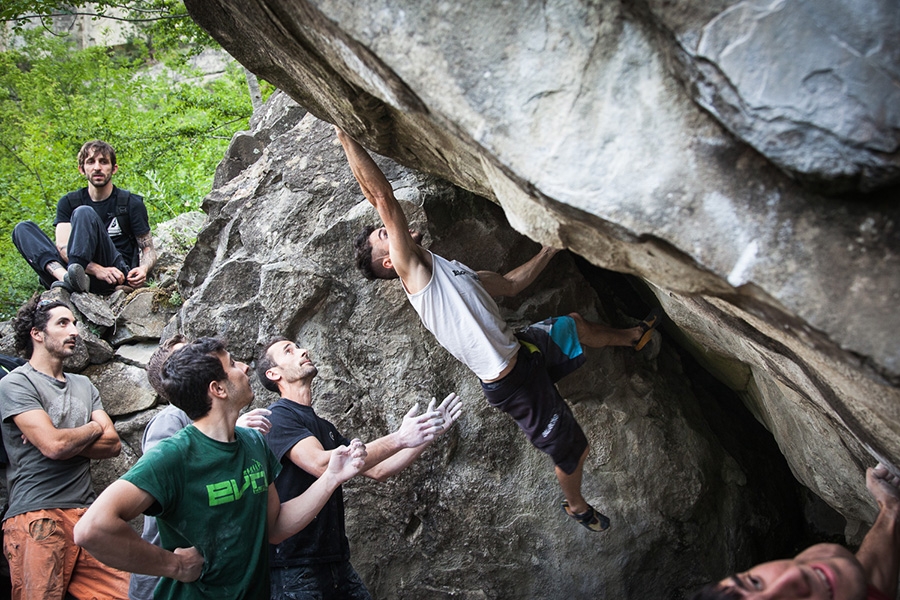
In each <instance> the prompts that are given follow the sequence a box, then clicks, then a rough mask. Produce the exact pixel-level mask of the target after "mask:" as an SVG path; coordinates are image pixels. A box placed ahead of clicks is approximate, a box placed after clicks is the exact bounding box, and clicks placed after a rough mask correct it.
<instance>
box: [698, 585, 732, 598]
mask: <svg viewBox="0 0 900 600" xmlns="http://www.w3.org/2000/svg"><path fill="white" fill-rule="evenodd" d="M740 597H741V596H740V594H738V593H737V592H736V591H734V590H733V589H724V588H722V586H721V585H719V584H718V583H708V584H706V585H704V586H703V587H702V588H700V589H699V590H697V591H696V592H694V595H693V596H691V600H738V598H740Z"/></svg>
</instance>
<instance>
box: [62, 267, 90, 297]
mask: <svg viewBox="0 0 900 600" xmlns="http://www.w3.org/2000/svg"><path fill="white" fill-rule="evenodd" d="M63 281H64V282H66V283H67V284H68V285H69V290H70V291H73V292H89V291H90V290H91V280H90V279H89V278H88V276H87V273H85V272H84V267H82V266H81V265H79V264H78V263H72V264H70V265H69V268H68V269H66V275H65V277H63Z"/></svg>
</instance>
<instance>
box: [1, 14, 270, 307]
mask: <svg viewBox="0 0 900 600" xmlns="http://www.w3.org/2000/svg"><path fill="white" fill-rule="evenodd" d="M12 4H15V5H25V4H28V5H47V6H49V5H50V4H52V3H43V2H27V3H23V2H14V3H12ZM158 4H163V2H159V3H158ZM178 4H180V3H178ZM4 6H6V4H5V5H4ZM20 8H21V6H20ZM182 8H183V7H182ZM13 9H15V7H13ZM7 10H8V8H4V9H3V11H4V12H3V14H4V15H6V14H7V12H6V11H7ZM23 35H24V39H25V45H24V46H23V47H21V48H18V49H16V50H10V51H7V52H2V53H0V318H8V317H9V316H10V315H11V314H13V313H14V312H15V310H16V309H17V307H18V306H19V305H20V304H21V303H22V302H23V301H24V300H25V299H27V297H28V296H29V295H30V294H31V293H32V292H33V291H34V290H35V289H37V276H36V275H35V274H34V273H33V272H32V271H31V269H30V267H29V266H28V265H27V264H26V262H25V261H24V260H23V259H22V258H21V256H20V255H19V254H18V252H17V251H16V249H15V247H14V246H13V245H12V239H11V234H12V228H13V226H14V225H15V224H16V223H17V222H18V221H21V220H25V219H31V220H33V221H35V222H36V223H38V225H40V226H41V228H42V229H43V230H44V231H45V232H46V233H47V234H48V235H49V236H50V238H51V239H53V228H52V222H53V219H54V217H55V212H56V203H57V201H58V200H59V198H60V197H62V196H63V195H64V194H65V193H66V192H68V191H71V190H74V189H77V188H80V187H83V186H84V185H85V182H84V179H83V177H82V176H81V175H80V174H79V173H78V169H77V162H76V154H77V152H78V149H79V148H80V147H81V145H82V144H83V143H84V142H85V141H88V140H90V139H95V138H99V139H103V140H106V141H108V142H109V143H111V144H112V145H113V147H115V148H116V153H117V159H118V164H119V171H118V173H117V174H116V175H115V176H114V178H113V181H114V182H115V183H116V185H118V186H119V187H122V188H125V189H129V190H131V191H133V192H135V193H137V194H141V195H143V196H144V200H145V203H146V205H147V208H148V211H149V213H150V222H151V225H154V224H156V223H159V222H161V221H164V220H167V219H170V218H172V217H174V216H176V215H177V214H180V213H182V212H185V211H188V210H196V209H198V208H199V206H200V202H201V201H202V199H203V197H204V196H205V195H206V194H208V193H209V191H210V188H211V185H212V178H213V175H214V173H215V168H216V165H217V164H218V162H219V161H220V160H221V158H222V156H223V155H224V153H225V150H226V148H227V146H228V142H229V140H230V138H231V136H232V134H233V133H234V132H235V131H237V130H240V129H245V128H246V127H247V124H248V119H249V117H250V115H251V113H252V109H251V105H250V98H249V94H248V92H247V87H246V81H245V78H244V73H243V70H242V69H241V68H240V66H239V65H237V64H232V65H231V66H230V67H229V69H228V70H227V72H226V73H225V75H224V76H222V77H220V78H218V79H216V80H215V81H213V82H211V83H208V84H201V83H199V80H198V79H197V78H196V75H197V74H196V73H190V72H188V70H187V68H186V67H185V66H183V62H182V61H181V59H182V58H183V50H184V48H185V46H183V45H179V46H178V47H176V48H173V49H172V51H170V52H168V51H164V49H163V48H162V47H161V45H160V44H158V43H157V45H156V47H155V52H154V53H153V55H151V52H150V50H149V47H150V46H149V45H148V43H147V42H146V41H144V40H143V39H137V38H136V39H134V40H132V42H131V43H130V44H129V45H128V47H127V48H125V49H120V50H117V51H112V50H110V49H107V48H102V47H93V48H88V49H85V50H80V51H77V50H75V48H74V46H73V44H72V42H71V41H70V40H69V39H67V38H65V37H54V36H50V35H46V34H45V33H44V32H43V31H42V30H31V31H27V30H26V31H24V32H23ZM166 39H167V40H168V41H167V43H171V41H172V40H177V39H178V36H174V37H171V38H166ZM167 56H168V57H175V58H176V59H177V60H175V61H174V62H173V63H171V64H170V65H169V68H167V69H161V68H160V67H161V66H162V65H161V64H160V63H159V62H158V61H159V59H162V58H166V57H167ZM154 57H155V58H154ZM151 65H154V66H155V67H156V70H158V71H160V72H162V74H161V75H156V76H151V75H150V74H148V73H149V71H148V67H149V66H151ZM173 65H174V66H173ZM173 69H174V70H173ZM175 74H177V75H178V76H179V77H180V78H181V82H180V83H178V82H175V81H174V79H173V75H175ZM192 76H193V78H191V77H192Z"/></svg>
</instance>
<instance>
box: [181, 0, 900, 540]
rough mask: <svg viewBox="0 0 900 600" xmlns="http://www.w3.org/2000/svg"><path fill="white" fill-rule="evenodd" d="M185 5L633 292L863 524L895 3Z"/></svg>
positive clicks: (886, 434) (244, 193)
mask: <svg viewBox="0 0 900 600" xmlns="http://www.w3.org/2000/svg"><path fill="white" fill-rule="evenodd" d="M186 5H187V7H188V10H189V12H191V14H192V16H193V17H194V18H195V19H196V20H197V21H198V22H199V23H200V24H201V25H202V26H203V27H204V28H206V29H207V30H208V31H210V32H211V33H212V35H213V36H214V37H216V38H217V39H218V40H219V41H220V42H221V43H222V44H223V46H224V47H225V48H226V49H227V50H228V51H229V52H230V53H231V54H232V55H234V56H235V57H236V58H237V59H238V60H239V61H241V62H242V63H243V64H244V65H245V66H246V67H247V68H248V69H250V70H251V71H253V72H255V73H256V74H257V75H259V76H261V77H263V78H265V79H266V80H268V81H271V82H273V83H275V84H276V85H277V86H278V87H279V88H281V89H282V90H284V91H285V92H286V93H287V94H288V95H290V96H291V97H292V98H293V99H295V100H296V101H297V102H298V103H299V104H300V105H302V106H303V107H305V108H306V109H308V110H309V111H310V112H311V113H313V114H314V115H316V116H318V117H319V118H322V119H323V120H326V121H329V122H333V123H337V124H339V125H340V126H341V127H343V128H344V129H345V130H346V131H348V132H349V133H350V134H351V135H353V136H354V137H356V138H357V139H359V140H360V141H361V142H362V143H363V144H364V145H365V146H367V147H368V148H370V149H373V150H375V151H377V152H380V153H382V154H384V155H386V156H390V157H391V158H393V159H395V160H397V161H398V162H399V163H401V164H405V165H407V166H409V167H414V168H416V169H418V170H420V171H424V172H429V173H432V174H436V175H440V176H441V177H443V178H444V179H446V180H448V181H451V182H452V183H454V184H455V185H458V186H460V187H461V188H463V189H466V190H469V191H471V192H474V193H476V194H478V195H480V196H483V197H485V198H488V199H490V200H493V201H496V202H497V203H498V204H499V205H500V206H502V208H503V209H504V213H505V215H506V217H507V219H508V221H509V223H510V224H511V226H512V227H513V228H514V229H516V230H517V231H519V232H521V233H523V234H525V235H527V236H528V237H529V238H530V239H532V240H535V241H538V242H541V243H546V244H551V245H556V246H562V247H566V248H568V249H569V250H571V251H572V252H574V253H575V254H577V255H578V256H580V257H583V258H585V259H586V260H587V261H589V262H590V263H591V264H593V265H595V266H598V267H602V268H604V269H608V270H612V271H615V272H618V273H624V274H629V275H633V276H636V277H638V278H639V279H641V280H642V281H644V282H646V283H647V285H648V289H649V290H650V291H651V292H652V294H653V296H654V297H655V300H654V302H658V303H659V304H661V305H663V306H664V307H665V309H666V312H667V314H669V316H670V318H671V323H672V326H673V327H675V328H677V330H678V335H681V334H684V335H685V338H686V342H685V347H686V348H690V349H691V350H692V351H693V352H694V357H695V358H696V359H697V360H698V361H700V362H702V363H703V364H705V365H706V367H707V368H709V369H711V370H717V369H719V370H721V369H720V367H722V366H723V365H727V366H729V367H730V366H735V367H736V368H735V369H730V368H728V369H725V370H726V371H728V372H727V373H724V374H723V377H726V379H725V380H727V381H729V382H731V383H732V384H735V385H736V387H735V389H736V390H737V391H738V392H739V393H741V394H742V396H743V397H744V399H745V401H746V404H747V406H748V408H749V409H750V410H751V411H752V414H754V415H755V416H756V417H757V418H758V419H759V421H760V422H761V423H763V424H764V425H765V426H766V427H767V428H768V429H769V430H770V431H771V432H773V433H774V434H775V436H776V439H777V441H778V443H779V445H780V447H781V448H782V449H784V451H785V455H786V457H787V460H788V462H789V464H790V465H791V468H792V470H793V472H794V473H795V474H796V475H797V477H798V478H799V480H800V481H801V482H802V483H803V484H804V485H806V486H807V487H808V488H809V489H810V490H812V491H813V492H815V493H816V494H818V495H819V496H820V497H822V498H823V499H825V500H826V501H827V502H828V504H829V505H831V506H832V507H834V508H835V509H837V510H839V511H840V512H841V514H843V515H844V516H846V517H847V519H848V526H847V533H848V535H850V537H851V538H853V537H854V535H855V532H858V531H859V527H860V526H861V524H862V523H864V522H866V521H867V520H868V519H870V518H871V515H872V511H873V508H872V505H871V504H870V503H869V502H868V500H867V492H866V491H865V488H864V485H863V476H862V474H863V471H864V468H865V467H866V466H868V465H871V464H873V463H874V462H875V461H876V460H882V461H884V462H886V463H889V464H890V465H892V467H894V468H897V467H896V465H900V442H898V439H900V438H898V436H897V435H896V432H897V431H898V430H900V419H898V416H897V411H896V406H897V405H898V403H900V392H898V388H897V385H898V382H900V345H898V344H897V343H896V340H895V335H894V333H893V331H894V330H896V329H897V328H898V326H900V317H898V316H897V312H896V310H895V309H894V308H895V306H896V304H897V301H898V300H900V278H898V277H897V276H896V273H897V272H898V271H900V251H898V250H900V246H898V244H900V241H898V240H900V237H898V235H897V223H898V222H900V205H898V203H897V202H896V198H897V194H896V190H897V187H896V186H897V159H898V154H897V131H898V128H897V111H896V106H897V103H896V102H894V101H893V99H894V98H895V97H896V93H897V89H898V88H897V85H896V82H897V75H896V73H897V70H898V69H897V65H898V55H897V52H896V50H895V48H896V44H892V43H891V41H890V40H893V39H894V38H896V37H897V35H896V34H897V28H898V23H900V21H898V19H897V14H898V10H900V7H898V5H897V4H896V3H884V2H869V1H868V0H863V1H861V2H851V3H849V4H848V3H837V2H824V3H810V2H802V1H800V0H793V1H791V0H789V1H786V2H776V3H762V2H751V1H740V0H735V1H732V0H722V1H719V2H713V3H671V2H656V1H650V2H626V3H600V4H591V5H588V4H584V3H577V2H569V1H562V2H556V3H551V4H541V3H534V2H519V3H514V4H512V5H508V4H498V3H468V4H466V3H462V4H460V3H456V4H448V3H414V2H399V3H398V2H383V1H376V2H374V3H368V4H367V5H366V7H365V8H364V9H361V8H360V7H359V6H358V5H357V4H356V3H351V2H345V1H342V0H321V1H300V2H296V1H290V2H288V1H286V0H268V1H266V2H262V3H256V4H253V5H250V6H247V5H245V4H244V3H240V2H235V1H233V0H217V1H215V2H197V1H195V0H188V1H187V2H186ZM836 28H837V29H836ZM268 151H271V148H270V149H269V150H268ZM261 164H262V163H260V162H258V163H256V164H255V165H254V166H253V167H252V168H251V169H250V170H252V169H253V168H257V169H260V173H262V167H261V166H260V165H261ZM297 164H298V167H299V168H304V167H305V165H303V164H302V163H300V162H298V163H297ZM269 176H270V177H271V175H269ZM286 178H287V179H288V180H289V179H290V176H286ZM235 181H240V178H239V179H238V180H235ZM323 181H325V179H324V178H323ZM283 185H284V187H285V188H287V189H290V182H289V181H285V182H284V184H283ZM319 189H321V188H320V187H319V183H318V182H314V183H313V184H312V186H311V187H310V188H309V189H307V190H305V191H306V192H307V193H309V194H314V193H317V191H318V190H319ZM867 190H879V191H875V192H872V193H870V194H868V195H864V194H863V193H862V192H865V191H867ZM233 191H234V193H235V194H236V195H237V196H239V197H242V198H248V197H249V196H251V195H252V194H253V193H255V192H254V190H253V188H252V186H251V184H249V183H247V182H246V181H244V182H242V183H239V184H238V185H236V186H235V187H234V188H233ZM838 192H842V195H836V194H837V193H838ZM284 193H286V192H284ZM213 196H215V194H214V195H213ZM283 201H284V200H278V201H277V202H283ZM245 202H246V205H247V206H254V205H255V201H253V200H246V201H245ZM273 202H276V201H274V200H273ZM230 206H233V205H229V204H228V203H226V202H224V199H222V198H214V199H211V200H209V205H208V208H209V212H210V215H211V216H214V217H216V216H218V215H219V213H220V212H221V211H223V210H225V211H227V210H232V209H231V208H230ZM326 217H329V215H327V214H325V215H322V216H320V217H319V218H318V219H317V222H318V221H321V219H322V218H326ZM213 227H216V229H215V230H213V229H208V230H207V235H209V236H210V237H211V238H212V237H216V238H220V239H221V240H222V243H221V244H219V247H220V248H222V249H223V251H224V252H225V255H226V256H234V255H235V254H234V253H236V252H237V251H238V250H239V249H240V248H241V244H242V243H243V240H242V237H241V235H240V234H239V232H238V231H236V230H235V229H234V227H233V226H231V225H224V224H223V225H214V226H213ZM304 227H305V229H304ZM299 228H300V229H303V231H304V234H305V235H308V234H310V233H312V232H311V231H309V225H308V224H301V225H299ZM226 240H227V241H226ZM205 243H206V242H204V244H205ZM205 252H207V253H208V256H207V258H208V259H211V258H212V254H211V253H212V251H211V250H205ZM304 258H305V257H304ZM296 260H297V259H292V261H290V262H296ZM301 262H302V260H301ZM234 268H235V269H236V270H237V272H240V273H242V274H243V275H245V276H247V277H251V278H252V277H254V276H256V274H257V271H256V270H255V269H256V265H252V264H250V263H248V262H247V261H246V260H245V259H243V258H241V259H235V263H234ZM260 272H261V271H260ZM198 282H199V280H198V279H195V280H194V285H196V284H197V283H198ZM323 285H325V284H324V283H323ZM219 288H220V289H223V290H224V289H225V285H224V284H223V283H221V281H220V283H219ZM249 294H250V291H249V290H244V291H243V293H242V294H240V295H239V298H237V299H236V300H237V302H238V303H239V304H240V306H242V307H247V306H249V304H248V303H250V302H252V300H251V297H250V296H249ZM222 327H223V328H225V329H228V327H227V326H222ZM898 472H900V471H898Z"/></svg>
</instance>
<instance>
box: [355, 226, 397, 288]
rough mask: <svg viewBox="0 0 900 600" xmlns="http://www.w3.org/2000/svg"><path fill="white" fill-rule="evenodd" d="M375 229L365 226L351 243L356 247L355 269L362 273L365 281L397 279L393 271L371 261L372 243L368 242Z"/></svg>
mask: <svg viewBox="0 0 900 600" xmlns="http://www.w3.org/2000/svg"><path fill="white" fill-rule="evenodd" d="M376 229H378V228H377V227H374V226H372V225H369V226H367V227H366V228H365V229H363V230H362V231H361V232H359V235H357V236H356V239H355V240H354V241H353V245H354V246H355V247H356V268H357V269H359V270H360V271H362V274H363V276H365V278H366V279H397V277H398V275H397V272H396V271H395V270H393V269H385V268H384V267H383V266H382V265H380V264H376V263H375V262H374V261H373V260H372V242H370V241H369V237H370V236H371V235H372V232H373V231H375V230H376Z"/></svg>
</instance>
